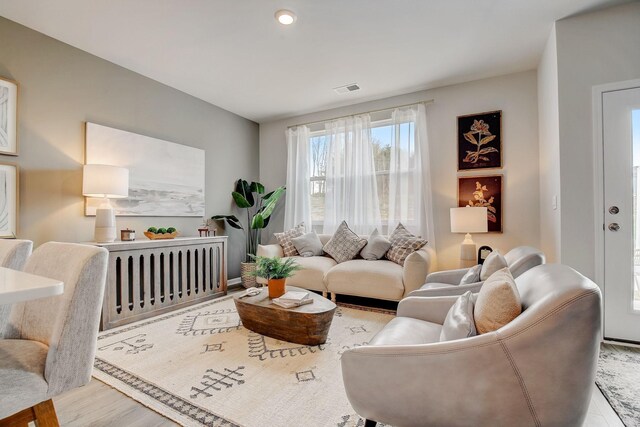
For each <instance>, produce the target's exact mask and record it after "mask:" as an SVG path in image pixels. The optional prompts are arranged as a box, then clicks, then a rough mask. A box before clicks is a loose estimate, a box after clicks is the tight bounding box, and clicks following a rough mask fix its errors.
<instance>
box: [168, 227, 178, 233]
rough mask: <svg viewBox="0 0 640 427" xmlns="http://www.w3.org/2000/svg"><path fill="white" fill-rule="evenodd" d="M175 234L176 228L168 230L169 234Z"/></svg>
mask: <svg viewBox="0 0 640 427" xmlns="http://www.w3.org/2000/svg"><path fill="white" fill-rule="evenodd" d="M175 232H176V229H175V228H173V227H169V228H167V233H175Z"/></svg>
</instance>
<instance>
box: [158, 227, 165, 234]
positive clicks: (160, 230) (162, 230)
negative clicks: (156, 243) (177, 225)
mask: <svg viewBox="0 0 640 427" xmlns="http://www.w3.org/2000/svg"><path fill="white" fill-rule="evenodd" d="M166 232H167V229H166V228H159V229H158V234H165V233H166Z"/></svg>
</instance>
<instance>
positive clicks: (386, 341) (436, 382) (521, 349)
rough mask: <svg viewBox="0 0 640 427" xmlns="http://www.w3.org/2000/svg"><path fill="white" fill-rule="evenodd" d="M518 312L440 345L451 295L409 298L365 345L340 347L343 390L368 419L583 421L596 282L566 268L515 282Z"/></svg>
mask: <svg viewBox="0 0 640 427" xmlns="http://www.w3.org/2000/svg"><path fill="white" fill-rule="evenodd" d="M516 285H517V287H518V290H519V292H520V296H521V300H522V307H523V312H522V314H520V316H518V317H517V318H516V319H514V320H513V321H512V322H510V323H509V324H507V325H505V326H504V327H502V328H500V329H498V330H497V331H495V332H491V333H487V334H483V335H478V336H475V337H471V338H465V339H461V340H455V341H448V342H439V341H438V340H439V335H440V330H441V328H442V323H443V322H444V319H445V317H446V314H447V311H448V310H449V308H450V306H451V305H452V304H453V303H454V301H455V300H456V298H457V297H455V296H444V297H435V298H422V297H408V298H406V299H404V300H402V301H401V302H400V304H399V306H398V315H397V317H396V318H395V319H393V320H392V321H391V322H390V323H389V324H387V325H386V326H385V328H384V329H383V330H382V331H381V332H379V333H378V334H377V335H376V336H375V337H374V338H373V339H372V340H371V342H370V343H369V345H366V346H362V347H358V348H354V349H351V350H348V351H346V352H345V353H344V354H343V356H342V375H343V379H344V385H345V389H346V392H347V396H348V398H349V401H350V402H351V405H352V406H353V408H354V409H355V411H356V412H357V413H358V414H359V415H360V416H362V417H364V418H365V419H367V423H366V425H375V422H373V421H372V420H375V421H377V422H381V423H385V424H389V425H393V426H394V427H414V426H415V427H418V426H452V427H455V426H469V425H474V426H516V425H517V426H581V425H582V423H583V422H584V419H585V417H586V414H587V409H588V407H589V402H590V398H591V391H592V389H593V383H594V377H595V371H596V366H597V360H598V352H599V345H600V330H601V321H600V316H601V298H600V290H599V288H598V287H597V286H596V285H595V284H594V283H593V282H592V281H590V280H589V279H587V278H585V277H584V276H582V275H581V274H580V273H578V272H576V271H575V270H573V269H571V268H570V267H568V266H564V265H559V264H547V265H541V266H538V267H535V268H532V269H530V270H529V271H527V272H526V273H524V274H522V275H521V276H519V277H518V278H517V279H516Z"/></svg>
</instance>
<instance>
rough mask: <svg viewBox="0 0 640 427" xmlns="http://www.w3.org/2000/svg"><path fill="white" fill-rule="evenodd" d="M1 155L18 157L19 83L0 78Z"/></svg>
mask: <svg viewBox="0 0 640 427" xmlns="http://www.w3.org/2000/svg"><path fill="white" fill-rule="evenodd" d="M0 154H8V155H12V156H16V155H18V83H16V82H14V81H11V80H6V79H3V78H0Z"/></svg>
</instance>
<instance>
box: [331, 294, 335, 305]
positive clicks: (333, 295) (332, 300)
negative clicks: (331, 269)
mask: <svg viewBox="0 0 640 427" xmlns="http://www.w3.org/2000/svg"><path fill="white" fill-rule="evenodd" d="M331 302H333V303H335V302H336V293H335V292H331Z"/></svg>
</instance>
